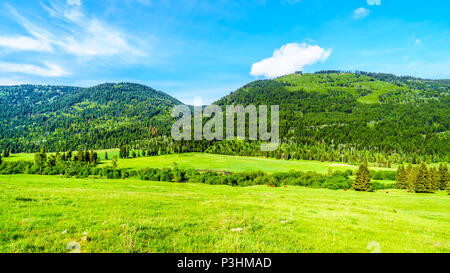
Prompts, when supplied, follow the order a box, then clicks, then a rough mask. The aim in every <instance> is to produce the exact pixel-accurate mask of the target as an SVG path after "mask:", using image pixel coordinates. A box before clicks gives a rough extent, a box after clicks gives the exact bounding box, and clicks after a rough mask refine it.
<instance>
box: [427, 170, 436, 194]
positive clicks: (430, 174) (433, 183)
mask: <svg viewBox="0 0 450 273" xmlns="http://www.w3.org/2000/svg"><path fill="white" fill-rule="evenodd" d="M428 180H429V183H430V186H431V190H432V192H436V191H438V190H439V180H438V176H437V170H436V168H435V167H433V168H430V170H429V172H428Z"/></svg>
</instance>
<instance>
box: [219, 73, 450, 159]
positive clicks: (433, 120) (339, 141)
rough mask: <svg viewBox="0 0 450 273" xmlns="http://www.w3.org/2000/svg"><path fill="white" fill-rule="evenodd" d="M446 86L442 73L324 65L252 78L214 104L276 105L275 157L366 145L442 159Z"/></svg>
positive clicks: (447, 117) (445, 154) (336, 153)
mask: <svg viewBox="0 0 450 273" xmlns="http://www.w3.org/2000/svg"><path fill="white" fill-rule="evenodd" d="M449 92H450V84H449V82H448V81H432V80H422V79H417V78H411V77H396V76H394V75H389V74H376V73H364V72H362V73H338V72H334V71H331V72H320V73H315V74H291V75H287V76H284V77H280V78H276V79H273V80H261V81H255V82H252V83H249V84H247V85H245V86H244V87H242V88H240V89H238V90H237V91H235V92H233V93H231V94H230V95H228V96H226V97H224V98H222V99H220V100H219V101H218V102H217V104H219V105H228V104H243V105H248V104H256V105H260V104H265V105H280V111H281V113H280V123H281V136H282V138H283V142H284V143H285V144H286V145H285V146H284V147H282V148H281V151H279V152H278V157H280V156H282V157H284V158H286V157H287V158H290V157H294V158H297V157H298V158H302V159H305V158H310V157H309V156H308V153H311V154H314V155H312V156H311V158H313V159H318V160H319V159H320V160H321V155H320V153H323V154H324V156H325V154H327V155H326V157H327V158H326V159H327V160H340V158H341V157H344V156H346V155H345V153H344V152H343V151H344V150H346V151H348V152H349V153H350V154H351V153H352V151H353V150H365V151H373V152H382V153H385V154H386V155H392V156H393V155H395V154H398V153H401V154H408V155H410V156H409V159H410V160H411V161H413V160H414V158H417V157H418V155H427V156H428V159H430V160H433V161H435V160H447V161H448V160H449V154H450V144H449V143H450V141H449V137H448V132H449V130H450V129H449V128H450V96H449ZM239 149H242V147H241V148H239ZM330 154H331V155H330ZM343 161H347V160H343Z"/></svg>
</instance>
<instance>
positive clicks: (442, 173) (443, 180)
mask: <svg viewBox="0 0 450 273" xmlns="http://www.w3.org/2000/svg"><path fill="white" fill-rule="evenodd" d="M449 181H450V174H449V173H448V168H447V164H444V163H441V164H440V165H439V171H438V184H439V189H440V190H445V189H446V187H447V184H448V183H449Z"/></svg>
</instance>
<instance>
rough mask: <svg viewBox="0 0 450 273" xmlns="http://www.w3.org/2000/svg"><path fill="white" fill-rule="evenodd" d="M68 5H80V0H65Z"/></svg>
mask: <svg viewBox="0 0 450 273" xmlns="http://www.w3.org/2000/svg"><path fill="white" fill-rule="evenodd" d="M67 5H69V6H81V0H67Z"/></svg>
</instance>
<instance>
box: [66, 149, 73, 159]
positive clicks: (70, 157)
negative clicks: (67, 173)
mask: <svg viewBox="0 0 450 273" xmlns="http://www.w3.org/2000/svg"><path fill="white" fill-rule="evenodd" d="M66 158H67V160H72V151H69V152H67V156H66Z"/></svg>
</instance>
